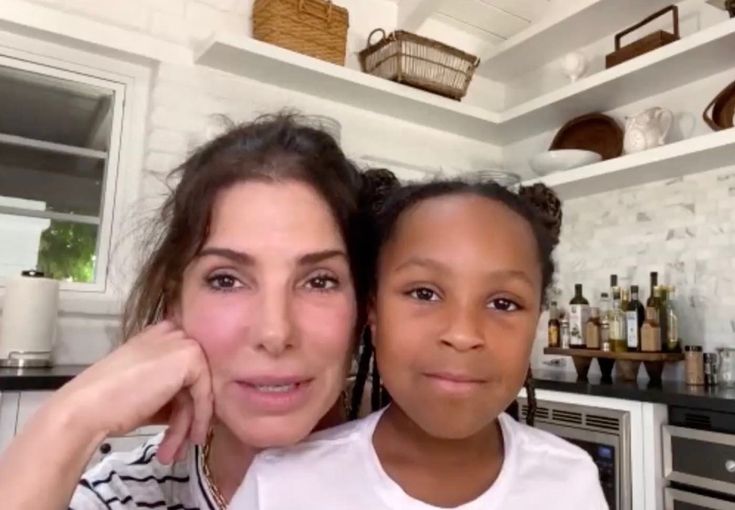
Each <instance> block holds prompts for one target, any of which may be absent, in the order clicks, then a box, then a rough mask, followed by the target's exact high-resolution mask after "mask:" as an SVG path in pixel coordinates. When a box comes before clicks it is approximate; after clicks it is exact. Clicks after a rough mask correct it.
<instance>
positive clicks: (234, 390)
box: [179, 181, 356, 447]
mask: <svg viewBox="0 0 735 510" xmlns="http://www.w3.org/2000/svg"><path fill="white" fill-rule="evenodd" d="M179 314H180V319H181V322H182V326H183V329H184V330H185V331H186V333H187V334H188V335H190V336H191V337H192V338H194V339H196V340H197V341H198V342H199V343H200V344H201V346H202V348H203V350H204V352H205V354H206V356H207V358H208V361H209V365H210V369H211V372H212V384H213V391H214V401H215V415H216V417H217V418H218V419H219V420H220V421H221V422H222V423H223V424H224V425H225V426H226V427H227V428H229V429H230V430H231V431H232V433H233V434H234V435H235V436H236V437H237V438H238V439H239V440H241V441H242V442H243V443H245V444H248V445H250V446H255V447H266V446H277V445H284V444H289V443H293V442H296V441H298V440H300V439H302V438H303V437H305V436H306V435H307V434H308V433H309V432H311V430H312V429H313V427H314V425H315V424H316V423H317V422H318V421H319V419H320V418H321V417H322V416H323V415H324V414H325V413H326V412H327V411H328V410H329V409H330V407H332V405H333V404H334V402H335V401H336V399H337V398H338V396H339V393H340V391H341V390H342V388H343V385H344V380H345V375H346V370H347V366H348V360H349V357H350V354H351V350H352V347H353V337H354V334H353V333H354V328H355V322H356V304H355V291H354V287H353V282H352V279H351V275H350V270H349V263H348V259H347V250H346V246H345V242H344V240H343V238H342V236H341V234H340V231H339V228H338V225H337V223H336V221H335V219H334V217H333V215H332V213H331V211H330V209H329V206H328V205H327V203H326V202H325V201H324V200H323V199H322V198H321V197H320V196H319V195H318V194H317V193H316V191H315V190H314V189H313V188H312V187H310V186H308V185H307V184H303V183H301V182H297V181H281V182H277V183H268V182H243V183H238V184H236V185H234V186H232V187H230V188H228V189H226V190H224V191H222V192H221V193H220V194H219V196H218V197H217V200H216V202H215V205H214V208H213V211H212V217H211V225H210V232H209V237H208V238H207V240H206V242H205V243H204V246H203V248H202V250H201V252H200V253H199V255H198V256H197V257H196V259H195V260H194V261H193V262H192V263H191V264H190V265H189V267H188V268H187V269H186V271H185V274H184V279H183V285H182V291H181V302H180V307H179Z"/></svg>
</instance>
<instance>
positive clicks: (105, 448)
mask: <svg viewBox="0 0 735 510" xmlns="http://www.w3.org/2000/svg"><path fill="white" fill-rule="evenodd" d="M111 451H112V446H110V443H102V445H100V453H101V454H102V455H107V454H108V453H110V452H111ZM728 462H732V461H728ZM733 469H734V470H735V462H733Z"/></svg>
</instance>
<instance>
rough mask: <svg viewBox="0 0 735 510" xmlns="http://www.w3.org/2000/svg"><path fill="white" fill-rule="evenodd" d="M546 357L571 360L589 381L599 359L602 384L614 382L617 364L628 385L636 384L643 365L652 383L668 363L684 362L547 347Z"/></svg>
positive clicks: (665, 355) (672, 356)
mask: <svg viewBox="0 0 735 510" xmlns="http://www.w3.org/2000/svg"><path fill="white" fill-rule="evenodd" d="M544 354H552V355H557V356H570V357H571V358H572V361H573V362H574V368H575V369H576V370H577V377H578V378H579V379H581V380H585V379H587V374H588V373H589V369H590V365H592V360H594V359H597V363H598V364H599V365H600V372H601V373H602V379H603V380H611V379H612V370H613V367H614V366H615V364H616V363H617V364H618V374H619V376H620V377H621V378H622V379H623V380H625V381H635V380H636V379H637V378H638V369H639V368H640V366H641V363H643V365H644V366H645V367H646V373H647V374H648V378H649V379H650V380H651V382H653V383H656V382H658V381H660V380H661V374H662V373H663V370H664V365H665V364H666V363H678V362H679V361H682V360H683V359H684V354H683V353H681V352H615V351H602V350H597V349H564V348H561V347H546V348H544Z"/></svg>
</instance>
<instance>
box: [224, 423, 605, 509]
mask: <svg viewBox="0 0 735 510" xmlns="http://www.w3.org/2000/svg"><path fill="white" fill-rule="evenodd" d="M382 413H383V411H379V412H377V413H373V414H371V415H369V416H367V417H366V418H364V419H362V420H358V421H354V422H350V423H347V424H345V425H341V426H339V427H336V428H333V429H328V430H325V431H321V432H318V433H316V434H314V435H312V436H310V437H309V438H307V439H306V440H305V441H304V442H302V443H300V444H298V445H296V446H292V447H288V448H279V449H270V450H266V451H264V452H262V453H260V454H259V455H257V456H256V458H255V461H254V463H253V464H252V466H251V467H250V469H249V470H248V473H247V476H246V477H245V480H244V481H243V484H242V485H241V486H240V488H239V489H238V491H237V492H236V493H235V496H234V497H233V499H232V503H231V504H230V507H229V508H230V509H231V510H297V509H298V510H342V509H344V510H442V509H440V508H439V507H435V506H432V505H428V504H426V503H424V502H422V501H419V500H417V499H415V498H412V497H411V496H409V495H408V494H406V492H404V491H403V489H401V487H400V486H399V485H398V484H397V483H396V482H394V481H393V480H392V479H391V478H390V477H389V476H388V475H387V474H386V472H385V471H384V470H383V467H382V466H381V464H380V461H379V460H378V456H377V454H376V453H375V449H374V448H373V442H372V437H373V432H374V431H375V427H376V425H377V423H378V421H379V420H380V417H381V415H382ZM499 421H500V427H501V430H502V433H503V442H504V445H505V459H504V461H503V466H502V468H501V470H500V474H499V475H498V478H497V479H496V480H495V483H493V485H492V486H491V487H490V488H489V489H488V490H487V491H485V493H484V494H482V495H481V496H480V497H478V498H477V499H475V500H473V501H470V502H468V503H465V504H463V505H460V506H458V507H456V509H457V510H490V509H499V510H500V509H502V510H528V509H532V508H543V509H544V510H603V509H604V510H608V506H607V503H606V502H605V498H604V496H603V493H602V488H601V487H600V482H599V476H598V470H597V468H596V466H595V464H594V463H593V462H592V459H591V458H590V456H589V455H588V454H587V453H586V452H585V451H583V450H582V449H581V448H578V447H577V446H574V445H572V444H570V443H568V442H566V441H564V440H563V439H560V438H558V437H556V436H554V435H552V434H549V433H547V432H544V431H542V430H539V429H535V428H533V427H529V426H527V425H524V424H521V423H518V422H516V421H515V420H514V419H513V418H511V417H510V416H508V415H506V414H503V415H501V416H500V417H499Z"/></svg>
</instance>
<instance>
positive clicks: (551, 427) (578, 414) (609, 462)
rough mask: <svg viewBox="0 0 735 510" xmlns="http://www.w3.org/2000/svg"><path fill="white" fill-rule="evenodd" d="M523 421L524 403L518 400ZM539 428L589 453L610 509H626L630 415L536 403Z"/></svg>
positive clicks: (606, 410)
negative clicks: (595, 466) (598, 474)
mask: <svg viewBox="0 0 735 510" xmlns="http://www.w3.org/2000/svg"><path fill="white" fill-rule="evenodd" d="M518 403H519V406H520V416H521V418H522V420H525V418H526V415H527V414H528V402H527V400H526V399H525V398H519V399H518ZM535 426H536V427H537V428H539V429H542V430H546V431H547V432H551V433H552V434H554V435H556V436H559V437H561V438H564V439H566V440H567V441H569V442H570V443H572V444H575V445H577V446H579V447H580V448H582V449H583V450H585V451H586V452H587V453H589V454H590V456H591V457H592V460H593V461H594V462H595V464H597V468H598V469H599V471H600V484H601V485H602V491H603V493H604V494H605V498H606V499H607V503H608V505H609V506H610V509H611V510H630V509H631V506H632V502H631V498H632V494H631V479H630V476H631V475H630V415H629V413H627V412H624V411H616V410H612V409H602V408H597V407H589V406H580V405H573V404H563V403H560V402H548V401H545V400H538V401H537V407H536V424H535Z"/></svg>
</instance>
